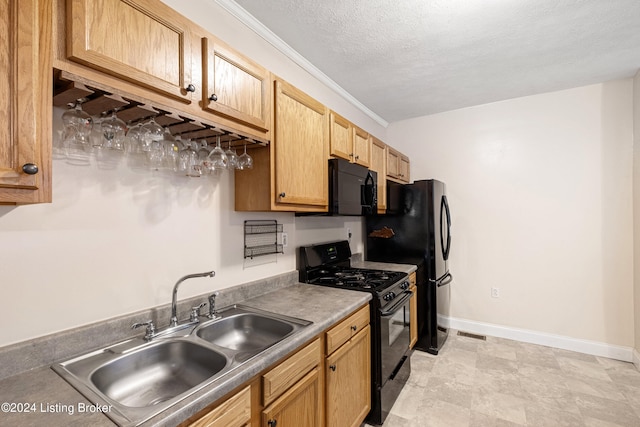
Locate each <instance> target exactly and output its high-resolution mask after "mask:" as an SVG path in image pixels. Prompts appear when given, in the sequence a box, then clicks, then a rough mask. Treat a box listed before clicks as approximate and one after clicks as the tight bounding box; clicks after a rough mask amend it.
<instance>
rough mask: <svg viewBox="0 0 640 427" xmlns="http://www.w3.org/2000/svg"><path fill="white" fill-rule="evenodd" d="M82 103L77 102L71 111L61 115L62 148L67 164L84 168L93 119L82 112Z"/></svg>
mask: <svg viewBox="0 0 640 427" xmlns="http://www.w3.org/2000/svg"><path fill="white" fill-rule="evenodd" d="M83 101H84V99H79V100H77V101H76V103H75V105H74V107H73V108H72V109H69V110H67V111H65V112H64V113H63V114H62V124H63V127H64V129H63V132H62V147H63V149H64V153H65V156H66V159H67V162H68V163H70V164H73V165H82V166H85V165H88V164H89V153H88V147H89V146H90V145H91V144H90V140H91V131H92V130H93V118H92V117H91V116H90V115H89V114H87V113H86V112H84V111H83V110H82V102H83Z"/></svg>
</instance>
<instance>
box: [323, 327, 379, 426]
mask: <svg viewBox="0 0 640 427" xmlns="http://www.w3.org/2000/svg"><path fill="white" fill-rule="evenodd" d="M369 329H370V327H369V325H367V326H366V327H365V328H364V329H362V330H361V331H360V332H358V333H357V334H356V335H355V336H354V337H353V338H351V339H350V340H349V341H348V342H347V343H346V344H344V345H343V346H342V347H340V348H339V349H338V350H336V351H335V352H334V353H332V354H331V355H329V356H328V357H327V359H326V361H325V375H326V384H325V387H326V393H325V396H326V400H325V402H326V403H325V404H326V412H325V413H326V425H327V427H348V426H353V427H356V426H359V425H360V424H361V423H362V421H364V419H365V417H366V416H367V414H368V413H369V411H370V410H371V357H370V354H371V335H370V330H369Z"/></svg>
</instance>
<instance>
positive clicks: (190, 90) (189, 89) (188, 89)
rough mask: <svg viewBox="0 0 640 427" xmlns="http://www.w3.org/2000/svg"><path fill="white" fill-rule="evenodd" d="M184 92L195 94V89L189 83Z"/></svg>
mask: <svg viewBox="0 0 640 427" xmlns="http://www.w3.org/2000/svg"><path fill="white" fill-rule="evenodd" d="M184 90H186V91H187V92H195V91H196V87H195V86H194V85H192V84H191V83H189V86H187V87H186V88H185V89H184Z"/></svg>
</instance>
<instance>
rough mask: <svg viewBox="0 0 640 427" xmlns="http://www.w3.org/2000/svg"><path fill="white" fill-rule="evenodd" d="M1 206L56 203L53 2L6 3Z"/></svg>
mask: <svg viewBox="0 0 640 427" xmlns="http://www.w3.org/2000/svg"><path fill="white" fill-rule="evenodd" d="M0 23H1V24H2V25H0V49H1V51H2V52H3V55H2V56H1V57H0V74H1V75H3V76H4V78H3V79H0V204H23V203H25V204H26V203H42V202H50V201H51V138H52V131H51V103H52V92H53V89H52V80H51V1H50V0H24V1H23V0H21V1H20V2H18V1H15V0H0Z"/></svg>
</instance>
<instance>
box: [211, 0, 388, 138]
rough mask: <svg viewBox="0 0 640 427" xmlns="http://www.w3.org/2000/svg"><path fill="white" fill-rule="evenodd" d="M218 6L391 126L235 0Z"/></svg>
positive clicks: (383, 124) (320, 79)
mask: <svg viewBox="0 0 640 427" xmlns="http://www.w3.org/2000/svg"><path fill="white" fill-rule="evenodd" d="M215 2H216V3H217V4H219V5H220V6H221V7H222V8H223V9H224V10H226V11H227V12H229V13H230V14H231V15H233V16H234V17H236V18H237V19H238V20H239V21H240V22H241V23H243V24H244V25H245V26H247V27H248V28H249V29H251V30H252V31H253V32H255V33H256V34H258V35H259V36H260V37H262V38H263V39H265V40H266V41H267V42H268V43H269V44H271V45H272V46H273V47H275V48H276V49H277V50H278V51H280V52H281V53H282V54H283V55H285V56H286V57H287V58H289V59H290V60H291V61H293V62H294V63H296V64H297V65H298V66H300V67H301V68H302V69H303V70H305V71H307V72H308V73H309V74H311V75H312V76H313V77H315V78H316V79H318V80H319V81H320V82H322V83H323V84H324V85H326V86H328V87H329V88H330V89H331V90H333V91H334V92H335V93H337V94H338V95H340V96H341V97H343V98H344V99H345V100H347V101H348V102H349V103H350V104H352V105H353V106H354V107H356V108H357V109H359V110H360V111H362V112H363V113H364V114H366V115H367V116H368V117H370V118H371V119H373V120H374V121H375V122H376V123H378V124H379V125H380V126H382V127H385V128H386V127H387V126H389V122H387V121H386V120H385V119H383V118H382V117H380V116H379V115H377V114H376V113H374V112H373V111H371V110H370V109H369V108H367V106H365V105H364V104H363V103H361V102H360V101H358V100H357V99H356V98H355V97H354V96H353V95H351V94H350V93H349V92H347V91H346V90H344V88H343V87H342V86H340V85H339V84H338V83H336V82H335V81H333V80H332V79H331V78H330V77H329V76H327V75H326V74H325V73H323V72H322V71H320V70H319V69H318V68H317V67H316V66H315V65H313V64H312V63H311V62H309V61H308V60H307V59H306V58H305V57H304V56H302V55H300V53H298V51H296V50H295V49H293V48H292V47H291V46H289V45H288V44H287V43H285V42H284V40H282V39H281V38H280V37H278V36H277V35H276V34H275V33H274V32H273V31H271V30H270V29H269V28H267V27H266V26H265V25H264V24H263V23H261V22H260V21H258V20H257V19H256V18H255V17H254V16H253V15H251V14H250V13H249V12H247V11H246V10H245V9H244V8H242V7H241V6H240V5H239V4H238V3H236V2H235V1H234V0H215Z"/></svg>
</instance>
